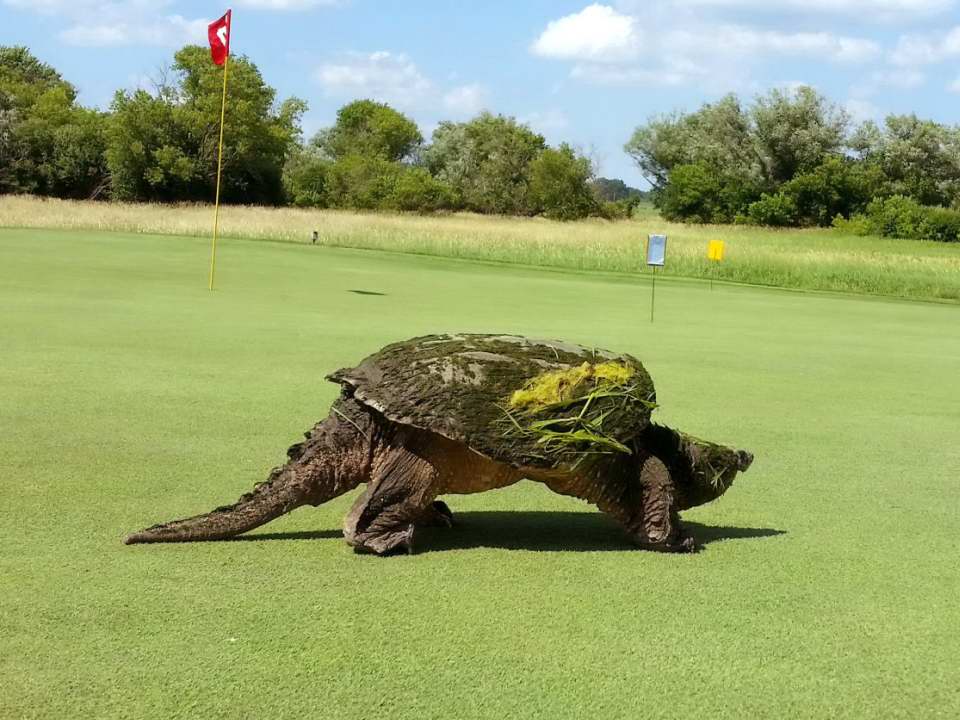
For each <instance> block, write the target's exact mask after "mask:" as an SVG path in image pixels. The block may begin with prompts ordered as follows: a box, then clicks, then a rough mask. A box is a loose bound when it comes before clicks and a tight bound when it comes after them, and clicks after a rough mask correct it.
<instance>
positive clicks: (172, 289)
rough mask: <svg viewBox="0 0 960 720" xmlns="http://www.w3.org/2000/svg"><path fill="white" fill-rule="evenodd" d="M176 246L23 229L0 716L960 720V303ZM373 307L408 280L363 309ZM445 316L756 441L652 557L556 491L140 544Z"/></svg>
mask: <svg viewBox="0 0 960 720" xmlns="http://www.w3.org/2000/svg"><path fill="white" fill-rule="evenodd" d="M206 260H207V243H206V242H205V241H203V240H197V239H189V238H180V237H154V236H132V235H119V234H99V233H89V232H87V233H81V232H76V233H69V232H38V231H2V232H0V307H2V308H3V313H2V314H0V347H2V359H3V362H2V363H0V426H2V428H3V432H2V434H0V467H2V468H3V471H4V474H3V482H2V485H0V717H3V718H17V719H23V718H56V719H57V720H60V719H61V718H67V717H69V718H105V719H111V718H136V719H137V720H148V719H152V718H163V719H164V720H167V719H171V718H190V719H195V718H231V719H233V718H272V719H276V720H282V719H284V718H307V717H309V718H330V719H336V720H351V719H353V718H356V719H358V720H359V719H361V718H370V717H383V718H392V719H397V720H403V719H405V718H416V719H418V720H419V719H421V718H491V717H496V718H516V717H524V718H549V719H550V720H555V719H558V718H560V719H563V718H583V717H596V718H641V717H642V718H678V717H702V718H744V717H790V718H825V717H830V718H865V717H885V718H894V717H901V718H908V717H909V718H916V717H924V718H926V717H944V718H949V717H957V716H958V715H960V691H958V688H960V665H958V663H957V662H956V659H957V657H958V656H960V635H958V634H957V632H956V628H957V627H960V604H958V603H957V598H958V597H960V577H958V572H957V565H956V548H957V518H958V516H960V507H958V504H960V501H958V497H960V496H958V493H957V468H958V467H960V446H958V444H957V438H958V437H960V416H958V414H957V408H958V407H960V372H958V362H957V358H958V357H960V333H958V332H957V328H958V326H960V314H958V311H960V309H958V308H956V307H953V306H944V305H935V304H925V303H903V302H896V301H886V300H876V299H868V298H855V297H841V298H838V297H835V296H819V295H809V294H800V293H787V292H782V291H770V290H759V289H753V288H742V287H718V288H716V289H715V290H714V292H713V293H710V292H709V290H708V289H707V287H706V286H705V285H703V284H701V283H690V282H684V281H676V280H666V281H665V282H663V283H662V284H661V283H659V282H658V288H657V322H656V323H655V324H653V325H651V324H650V323H649V320H648V319H647V302H648V298H649V293H648V290H649V287H648V286H647V285H646V284H644V283H643V282H635V281H628V280H626V279H617V278H615V277H597V276H591V275H588V274H574V273H570V274H565V273H556V272H543V271H537V270H530V269H516V268H508V267H491V266H486V265H477V264H471V263H463V262H454V261H449V260H442V259H436V258H424V257H410V256H401V255H395V254H381V253H374V252H359V251H351V250H336V249H324V248H310V247H303V246H296V245H281V244H275V243H252V242H246V241H226V242H225V243H224V245H223V248H222V255H221V263H220V267H221V275H220V279H221V282H220V289H219V290H218V291H217V292H214V293H210V292H208V291H207V290H206ZM355 291H366V292H368V293H369V292H376V293H382V294H383V295H364V294H358V293H357V292H355ZM448 330H462V331H477V332H484V331H486V332H489V331H505V332H520V333H530V334H535V335H539V336H548V337H561V338H568V339H571V340H575V341H578V342H582V343H587V344H596V345H598V346H601V347H609V348H614V349H617V350H623V351H627V352H631V353H634V354H636V355H637V356H639V357H640V358H642V359H643V361H644V362H645V364H646V366H647V367H648V368H649V370H650V371H651V373H652V375H653V376H654V378H655V380H656V382H657V389H658V396H659V400H660V401H661V403H662V409H660V410H658V411H657V413H656V415H655V417H658V418H659V419H660V420H661V421H663V422H668V423H670V424H674V425H676V426H677V427H679V428H681V429H683V430H685V431H688V432H691V433H694V434H695V435H697V436H699V437H704V438H707V439H709V440H715V441H720V442H725V443H730V444H734V445H736V446H739V447H744V448H747V449H749V450H752V451H753V452H755V453H756V456H757V459H756V461H755V463H754V465H753V467H752V468H751V469H750V471H749V472H748V473H747V474H746V475H745V476H743V477H742V478H741V479H740V480H738V481H737V483H736V484H735V485H734V487H733V488H732V489H731V490H730V491H729V492H728V493H727V494H726V495H725V496H724V497H723V498H722V499H721V500H720V501H718V502H716V503H714V504H711V505H708V506H705V507H702V508H699V509H697V510H694V511H691V512H689V513H687V514H686V519H687V520H688V521H689V522H690V523H691V524H692V529H693V532H694V533H695V534H696V535H697V537H699V538H700V540H701V541H702V542H704V543H706V549H705V551H704V552H703V553H702V554H700V555H698V556H693V557H678V556H670V555H657V554H649V553H642V552H638V551H635V550H633V549H631V548H630V547H629V545H627V544H626V543H625V542H624V540H623V537H622V535H621V534H620V532H619V530H618V529H617V528H616V527H615V526H614V525H613V524H611V523H610V522H608V521H607V520H606V519H605V518H603V517H602V516H600V515H598V514H596V513H593V512H591V511H590V508H589V507H587V506H585V505H582V504H580V503H578V502H577V501H575V500H572V499H570V498H564V497H560V496H556V495H552V494H550V493H549V492H547V491H545V490H544V489H542V488H541V487H539V486H536V485H532V484H520V485H518V486H515V487H513V488H510V489H508V490H504V491H499V492H490V493H485V494H481V495H474V496H466V497H458V496H450V497H448V498H447V500H448V501H449V503H450V505H451V506H452V508H453V510H454V512H455V513H456V514H457V515H458V517H459V520H460V523H461V525H460V527H458V528H457V529H454V530H452V531H441V530H436V531H432V532H431V534H429V535H427V536H424V537H422V538H421V542H420V546H421V548H422V552H421V554H418V555H415V556H412V557H400V558H393V559H379V558H375V557H365V556H355V555H354V554H353V553H352V552H351V550H350V549H349V548H348V547H347V546H346V545H345V544H344V543H343V541H342V539H340V537H339V528H340V522H341V518H342V516H343V514H344V513H345V512H346V509H347V508H348V507H349V503H350V502H351V500H352V497H344V498H341V499H339V500H337V501H335V502H333V503H331V504H329V505H326V506H323V507H320V508H317V509H301V510H298V511H296V512H295V513H293V514H292V515H290V516H287V517H285V518H282V519H280V520H277V521H276V522H274V523H273V524H271V525H269V526H267V527H265V528H262V529H259V530H257V531H254V533H253V534H252V535H251V537H250V539H249V540H247V541H238V542H215V543H203V544H192V545H165V546H132V547H127V546H124V545H122V544H121V538H122V536H123V534H124V533H125V532H128V531H130V530H133V529H137V528H140V527H143V526H145V525H148V524H151V523H154V522H157V521H162V520H168V519H170V518H174V517H181V516H183V515H186V514H192V513H196V512H201V511H206V510H209V509H210V508H212V507H214V506H216V505H218V504H221V503H223V502H229V501H233V500H234V499H236V498H237V497H238V496H239V495H240V494H241V493H243V492H244V491H246V490H248V489H249V488H250V487H251V486H252V485H253V484H254V482H257V481H259V480H262V479H263V478H264V477H265V476H266V474H267V472H268V470H269V468H270V467H271V466H272V465H274V464H277V463H279V462H281V460H282V459H283V451H284V449H285V448H286V447H287V446H288V445H289V444H290V443H292V442H294V441H295V440H296V439H297V438H298V437H299V436H300V435H299V434H300V432H301V431H302V430H304V429H306V428H307V427H308V426H309V425H310V424H311V423H312V422H314V421H315V420H316V419H317V418H318V417H320V416H322V415H324V414H325V413H326V410H327V407H328V404H329V402H330V401H331V400H332V399H333V397H334V394H335V392H336V388H335V387H334V386H333V385H331V384H329V383H326V382H324V381H323V380H322V375H323V374H324V372H326V371H328V370H330V369H333V368H337V367H340V366H343V365H347V364H352V363H354V362H356V361H357V360H358V359H359V358H361V357H363V356H364V355H365V354H367V353H369V352H370V351H372V350H374V349H376V348H378V347H380V346H381V345H383V344H384V343H386V342H389V341H395V340H399V339H402V338H405V337H409V336H413V335H417V334H423V333H427V332H442V331H448Z"/></svg>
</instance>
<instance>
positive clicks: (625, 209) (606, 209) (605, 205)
mask: <svg viewBox="0 0 960 720" xmlns="http://www.w3.org/2000/svg"><path fill="white" fill-rule="evenodd" d="M638 204H639V200H636V199H635V198H633V197H629V198H623V199H622V200H608V201H606V202H601V203H600V204H599V206H598V207H597V211H596V213H597V216H598V217H602V218H603V219H605V220H629V219H630V218H631V217H632V216H633V210H634V208H636V207H637V205H638Z"/></svg>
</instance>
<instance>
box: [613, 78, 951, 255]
mask: <svg viewBox="0 0 960 720" xmlns="http://www.w3.org/2000/svg"><path fill="white" fill-rule="evenodd" d="M625 150H626V151H627V153H628V154H629V155H630V156H631V157H632V158H633V159H634V161H635V162H636V164H637V167H638V168H640V171H641V172H642V173H643V175H644V176H645V177H646V178H647V179H648V180H649V181H650V183H651V185H652V186H653V197H654V203H655V205H656V206H657V207H658V208H659V209H660V211H661V213H662V214H663V215H664V217H666V218H667V219H672V220H681V221H686V222H696V223H731V222H737V223H747V224H756V225H768V226H793V227H798V226H829V225H834V226H837V227H840V228H842V229H845V230H848V231H852V232H855V233H858V234H880V235H888V236H895V237H908V238H918V239H929V240H941V241H948V242H955V241H958V240H960V128H957V127H951V126H946V125H942V124H939V123H936V122H933V121H930V120H922V119H920V118H918V117H917V116H916V115H890V116H888V117H887V118H886V119H885V121H884V122H883V124H882V125H878V124H876V123H875V122H872V121H867V122H864V123H861V124H854V123H852V122H851V119H850V117H849V115H848V114H847V113H846V112H844V110H843V109H842V108H840V107H838V106H837V105H836V104H834V103H832V102H830V101H829V100H827V99H826V98H825V97H823V96H822V95H820V94H819V93H817V92H816V91H815V90H813V89H812V88H809V87H800V88H798V89H796V90H794V91H784V90H779V89H775V90H772V91H770V92H769V93H767V94H766V95H762V96H759V97H757V98H756V99H755V100H754V101H753V102H752V103H751V104H749V105H746V106H744V104H743V103H742V102H741V101H740V99H739V98H738V97H737V96H735V95H728V96H726V97H724V98H722V99H721V100H719V101H717V102H714V103H708V104H704V105H703V106H702V107H701V108H700V109H699V110H697V111H696V112H692V113H673V114H669V115H662V116H658V117H654V118H652V119H651V120H650V121H649V122H647V123H646V124H644V125H641V126H640V127H638V128H637V129H636V130H635V132H634V133H633V136H632V137H631V138H630V140H629V141H628V142H627V144H626V146H625Z"/></svg>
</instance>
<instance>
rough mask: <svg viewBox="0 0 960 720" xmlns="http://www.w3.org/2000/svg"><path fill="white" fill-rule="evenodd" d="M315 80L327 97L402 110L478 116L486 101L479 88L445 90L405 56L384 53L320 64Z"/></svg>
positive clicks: (353, 55) (355, 54)
mask: <svg viewBox="0 0 960 720" xmlns="http://www.w3.org/2000/svg"><path fill="white" fill-rule="evenodd" d="M315 78H316V80H317V82H318V83H319V84H320V86H321V87H323V89H324V92H325V94H326V95H327V96H328V97H337V98H343V99H349V100H354V99H359V98H369V99H371V100H378V101H380V102H385V103H389V104H390V105H393V106H394V107H397V108H400V109H404V110H420V111H423V110H431V111H439V110H442V111H443V112H444V113H448V114H451V115H453V116H454V117H460V118H462V117H468V116H471V115H475V114H477V113H478V112H480V111H481V110H483V109H484V106H485V105H486V104H487V102H488V92H487V89H486V88H484V87H483V86H482V85H479V84H476V83H472V84H462V85H457V86H454V87H450V88H447V89H444V88H442V87H440V86H438V84H437V83H435V82H434V81H433V80H431V79H430V78H429V77H427V76H426V75H425V74H424V73H423V72H421V71H420V68H418V67H417V65H416V63H415V62H414V61H413V60H411V59H410V58H409V57H408V56H407V55H405V54H403V53H393V52H389V51H386V50H378V51H377V52H372V53H360V52H350V53H346V54H344V55H342V56H341V57H340V58H338V59H336V60H333V61H329V62H326V63H323V64H322V65H320V67H318V68H317V70H316V73H315Z"/></svg>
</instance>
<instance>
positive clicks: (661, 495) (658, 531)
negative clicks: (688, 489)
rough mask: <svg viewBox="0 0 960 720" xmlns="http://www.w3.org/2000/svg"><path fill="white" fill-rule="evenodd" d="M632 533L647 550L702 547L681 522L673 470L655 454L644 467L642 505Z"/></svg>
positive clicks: (676, 549)
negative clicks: (671, 471)
mask: <svg viewBox="0 0 960 720" xmlns="http://www.w3.org/2000/svg"><path fill="white" fill-rule="evenodd" d="M631 533H632V535H633V539H634V542H635V543H636V544H637V545H639V546H640V547H641V548H643V549H644V550H654V551H657V552H679V553H689V552H696V551H697V550H698V549H699V548H698V547H697V543H696V540H694V538H693V536H692V535H690V534H689V533H688V532H687V531H686V529H685V528H684V527H683V525H682V524H681V522H680V515H679V513H678V512H677V499H676V491H675V488H674V485H673V479H672V478H671V477H670V471H669V470H668V469H667V466H666V465H664V464H663V462H662V461H661V460H660V459H659V458H657V457H654V456H652V455H651V456H650V457H648V458H646V459H645V460H644V461H643V463H642V465H641V467H640V508H639V512H638V514H637V515H636V516H635V518H634V520H633V522H632V523H631Z"/></svg>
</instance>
